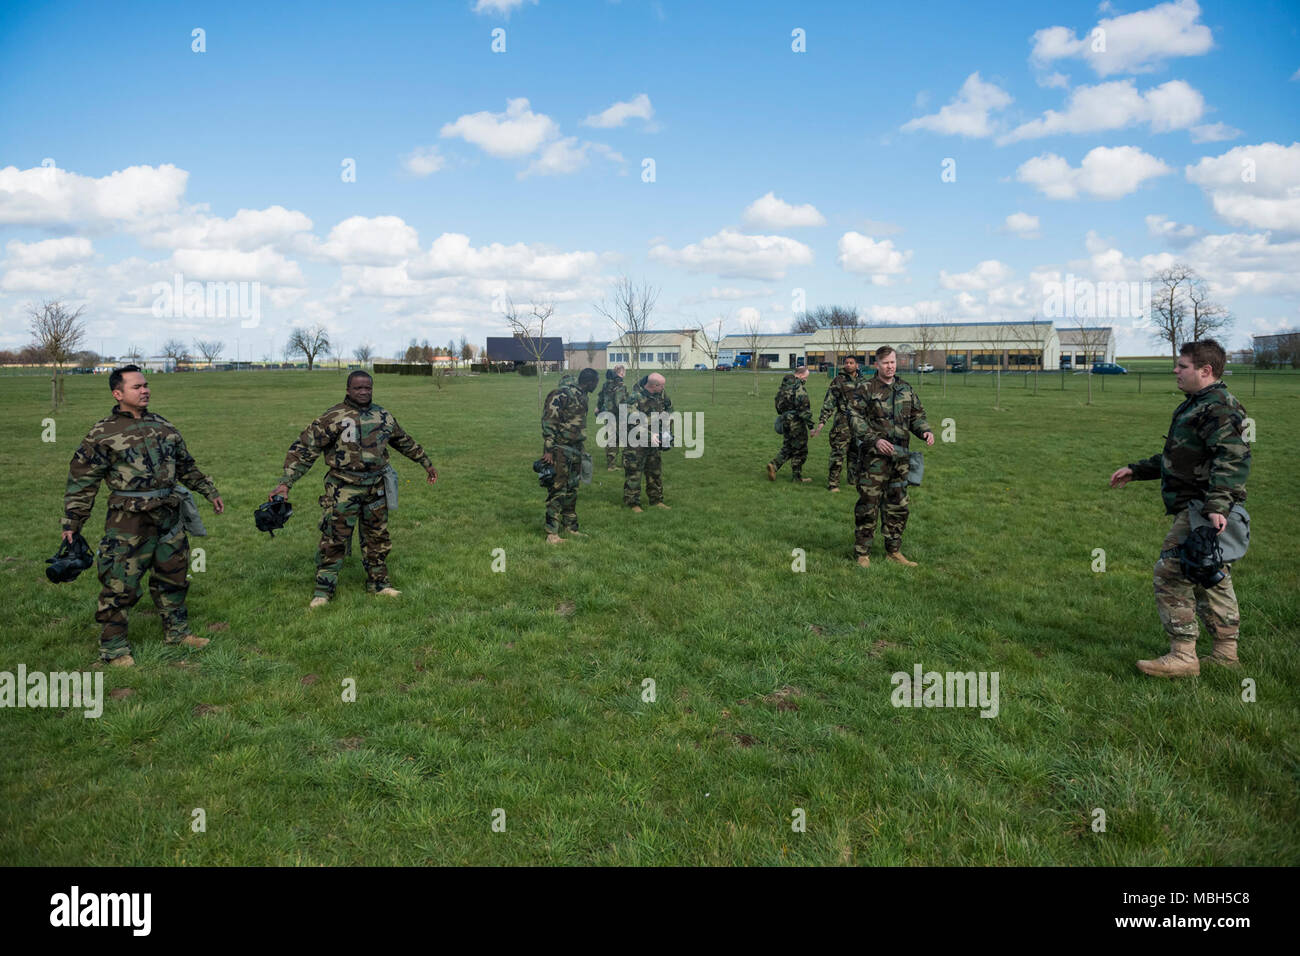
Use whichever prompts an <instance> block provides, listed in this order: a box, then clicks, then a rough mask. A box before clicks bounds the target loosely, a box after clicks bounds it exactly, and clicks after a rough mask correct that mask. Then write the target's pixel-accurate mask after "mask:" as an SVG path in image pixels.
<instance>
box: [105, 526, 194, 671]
mask: <svg viewBox="0 0 1300 956" xmlns="http://www.w3.org/2000/svg"><path fill="white" fill-rule="evenodd" d="M189 564H190V542H189V538H188V537H186V535H185V526H184V525H183V524H182V523H181V513H180V508H178V507H172V506H166V505H164V506H162V507H160V508H154V509H153V510H151V511H120V510H117V509H110V510H109V512H108V518H107V520H106V521H105V523H104V539H103V540H102V541H101V542H100V543H99V554H98V555H97V564H96V566H97V570H98V572H99V581H100V583H101V584H102V585H103V586H104V588H103V590H102V591H100V592H99V606H98V607H97V608H96V610H95V621H96V622H98V623H99V624H101V625H102V626H103V631H102V632H101V633H100V637H99V656H100V658H101V659H103V660H112V659H113V658H114V657H121V656H123V655H124V654H130V653H131V645H130V643H129V642H128V641H127V639H126V612H127V611H129V610H130V609H131V608H133V607H134V606H135V603H136V602H137V601H139V600H140V593H141V591H140V582H141V581H142V580H143V579H144V573H145V572H146V571H150V570H152V573H151V574H150V575H149V596H150V597H152V598H153V603H154V604H155V605H157V607H158V611H159V612H160V614H161V615H162V623H163V633H164V640H165V641H166V642H167V643H168V644H175V643H177V642H178V641H180V639H181V638H183V637H185V636H186V635H188V634H189V633H190V623H189V612H188V611H187V610H186V608H185V595H186V593H187V592H188V591H189V589H190V585H189V582H188V581H186V579H185V574H186V572H187V571H188V570H189Z"/></svg>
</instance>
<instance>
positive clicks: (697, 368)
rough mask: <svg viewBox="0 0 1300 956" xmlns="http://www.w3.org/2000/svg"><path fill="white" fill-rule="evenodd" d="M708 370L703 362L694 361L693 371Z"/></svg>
mask: <svg viewBox="0 0 1300 956" xmlns="http://www.w3.org/2000/svg"><path fill="white" fill-rule="evenodd" d="M708 370H709V367H708V366H707V365H705V364H704V363H703V362H696V363H695V371H697V372H707V371H708Z"/></svg>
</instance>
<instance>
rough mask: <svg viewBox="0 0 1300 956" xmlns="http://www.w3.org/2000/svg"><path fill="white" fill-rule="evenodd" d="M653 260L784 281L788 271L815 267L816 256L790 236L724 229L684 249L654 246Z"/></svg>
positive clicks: (692, 267)
mask: <svg viewBox="0 0 1300 956" xmlns="http://www.w3.org/2000/svg"><path fill="white" fill-rule="evenodd" d="M650 258H652V259H655V260H657V261H659V262H665V263H668V264H669V265H674V266H679V267H681V268H684V269H688V270H690V271H691V272H713V273H716V274H718V275H720V276H737V277H748V278H754V279H781V278H784V277H785V273H786V270H787V269H790V268H793V267H795V266H804V265H808V264H809V263H811V262H812V260H813V254H812V250H811V249H809V248H808V247H807V246H806V245H804V244H803V243H802V242H798V241H797V240H794V239H790V238H788V237H786V236H751V235H746V234H744V233H740V232H737V231H736V230H734V229H723V230H722V231H721V232H719V233H718V234H717V235H713V236H709V237H708V238H707V239H701V240H700V241H699V242H693V243H691V244H689V245H686V246H683V247H682V248H681V249H672V248H670V247H669V246H668V245H667V244H665V243H660V244H658V245H655V246H652V247H651V249H650Z"/></svg>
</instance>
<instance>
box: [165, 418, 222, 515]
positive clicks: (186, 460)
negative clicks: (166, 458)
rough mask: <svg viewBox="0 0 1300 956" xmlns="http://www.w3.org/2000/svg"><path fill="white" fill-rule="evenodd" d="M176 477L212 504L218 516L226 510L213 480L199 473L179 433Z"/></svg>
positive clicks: (177, 438) (177, 436) (177, 437)
mask: <svg viewBox="0 0 1300 956" xmlns="http://www.w3.org/2000/svg"><path fill="white" fill-rule="evenodd" d="M176 477H177V478H179V479H180V482H181V484H183V485H184V486H185V487H186V488H188V489H190V491H194V492H197V493H198V494H201V495H202V496H203V497H204V498H207V499H208V501H210V502H212V509H213V510H214V511H215V512H216V513H217V514H221V512H223V511H224V510H225V504H223V503H222V501H221V495H220V494H219V493H218V492H217V486H216V485H215V484H213V482H212V479H211V478H209V477H208V476H207V475H205V474H204V473H203V472H201V471H199V466H198V465H197V464H195V462H194V456H193V455H191V454H190V450H189V448H187V447H186V446H185V439H184V438H181V436H180V434H179V433H177V435H176Z"/></svg>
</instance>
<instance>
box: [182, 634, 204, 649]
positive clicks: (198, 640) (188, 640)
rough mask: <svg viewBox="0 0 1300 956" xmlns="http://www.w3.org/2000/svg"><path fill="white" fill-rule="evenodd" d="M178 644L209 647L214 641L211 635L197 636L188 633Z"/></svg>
mask: <svg viewBox="0 0 1300 956" xmlns="http://www.w3.org/2000/svg"><path fill="white" fill-rule="evenodd" d="M176 643H177V644H184V645H185V646H186V647H207V646H208V645H209V644H211V643H212V638H210V637H195V636H194V635H193V634H186V635H185V636H184V637H182V638H181V639H180V640H179V641H177V642H176Z"/></svg>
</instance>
